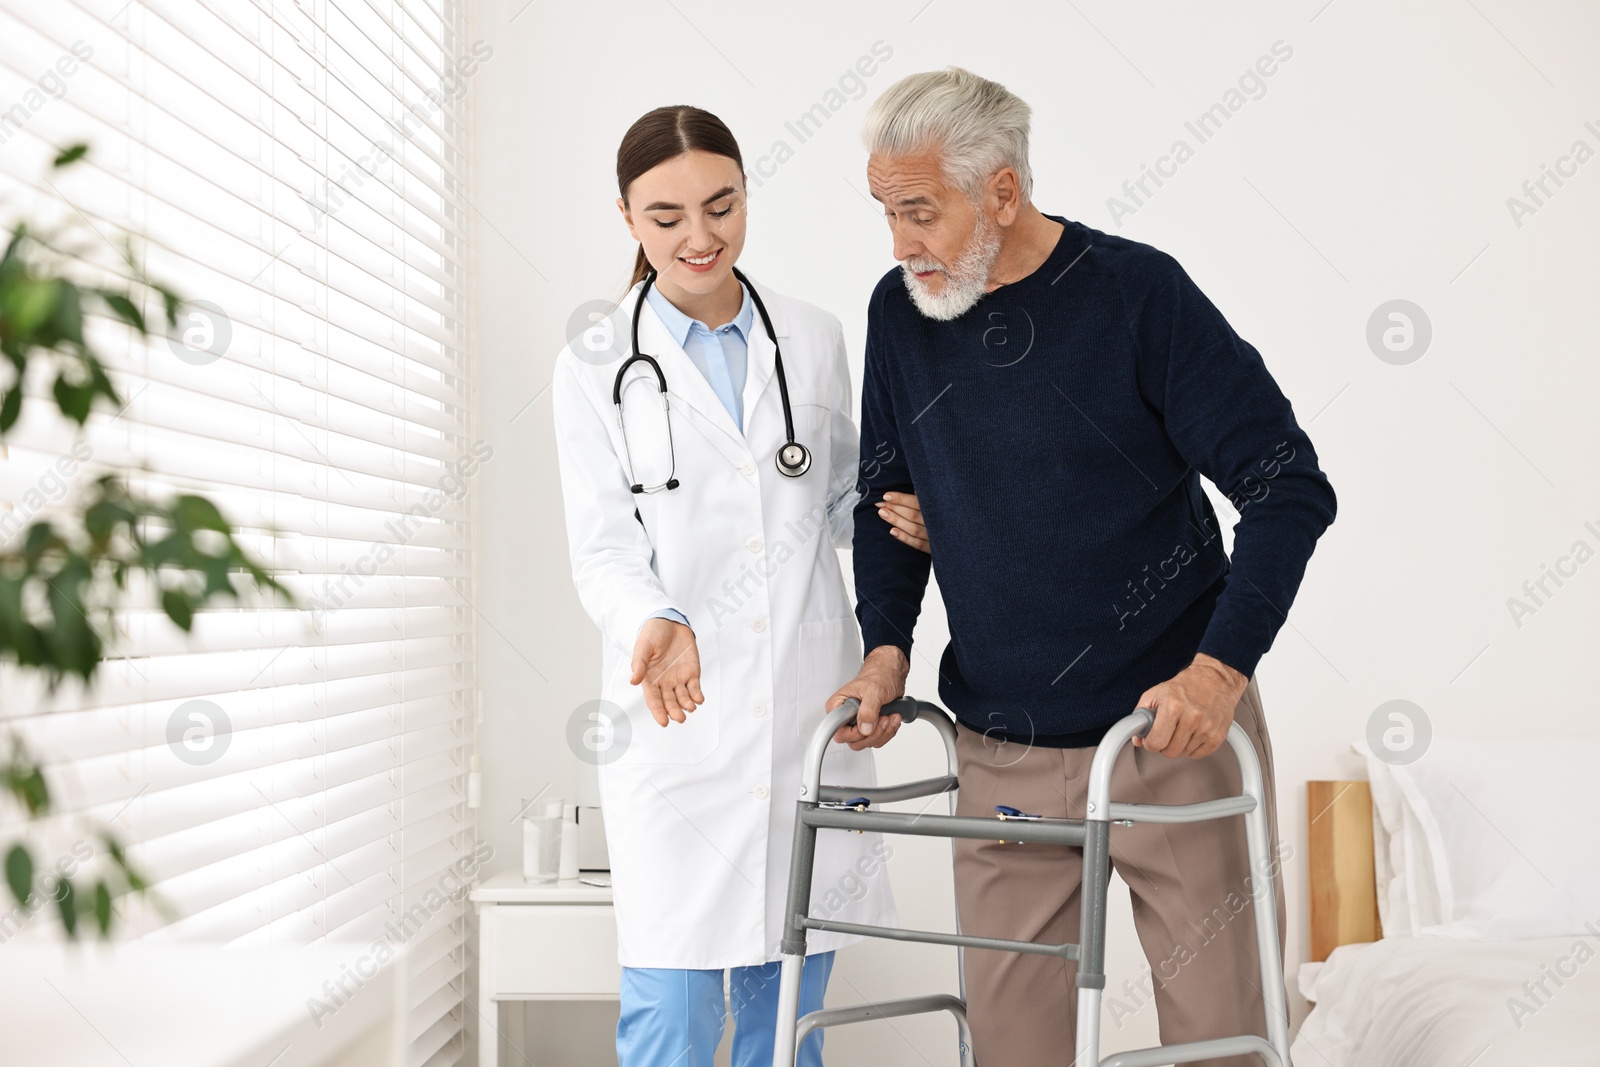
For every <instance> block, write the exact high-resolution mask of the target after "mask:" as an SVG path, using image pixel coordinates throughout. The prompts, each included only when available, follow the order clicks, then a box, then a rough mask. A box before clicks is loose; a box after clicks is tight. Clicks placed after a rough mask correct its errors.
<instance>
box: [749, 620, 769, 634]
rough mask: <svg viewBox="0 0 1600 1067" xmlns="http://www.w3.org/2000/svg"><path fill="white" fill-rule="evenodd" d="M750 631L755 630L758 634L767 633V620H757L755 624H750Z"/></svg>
mask: <svg viewBox="0 0 1600 1067" xmlns="http://www.w3.org/2000/svg"><path fill="white" fill-rule="evenodd" d="M750 629H752V630H754V631H755V632H756V633H758V634H759V633H765V632H766V629H767V620H766V619H757V620H756V621H755V622H753V623H751V624H750Z"/></svg>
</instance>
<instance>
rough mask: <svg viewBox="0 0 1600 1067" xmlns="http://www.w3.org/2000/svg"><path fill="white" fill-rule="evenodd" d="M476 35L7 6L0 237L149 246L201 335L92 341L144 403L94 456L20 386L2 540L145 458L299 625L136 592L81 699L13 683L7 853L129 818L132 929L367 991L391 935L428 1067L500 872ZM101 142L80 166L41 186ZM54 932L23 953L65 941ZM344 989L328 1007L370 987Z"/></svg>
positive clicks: (457, 1004) (148, 259)
mask: <svg viewBox="0 0 1600 1067" xmlns="http://www.w3.org/2000/svg"><path fill="white" fill-rule="evenodd" d="M468 32H469V27H468V12H467V10H466V7H465V4H464V2H458V0H337V2H329V0H256V2H245V0H226V2H224V0H215V2H211V3H202V2H199V0H135V2H132V3H129V4H127V5H126V6H120V7H119V5H118V4H117V3H111V2H101V0H93V2H91V0H52V2H50V3H46V4H41V3H36V2H32V0H0V190H3V194H4V196H3V201H4V203H3V210H4V212H5V214H6V216H7V217H6V219H5V221H6V223H7V224H8V226H9V225H10V224H12V223H14V222H15V221H16V219H17V217H19V216H26V217H28V218H29V219H30V220H33V221H35V222H47V223H48V222H59V223H71V224H75V225H76V226H77V230H75V231H74V234H75V244H76V250H77V252H78V253H79V255H80V258H81V261H82V264H83V265H84V266H85V267H86V268H89V269H103V268H106V267H107V266H117V267H120V264H119V263H118V260H117V257H116V255H115V254H114V253H113V252H112V251H111V248H110V243H111V242H112V240H113V239H114V238H115V237H116V236H117V235H118V234H120V233H122V232H128V233H132V234H135V235H137V242H136V247H137V248H138V249H139V250H140V252H141V258H142V260H143V264H144V267H145V269H146V272H147V273H148V274H149V276H151V277H152V278H155V279H158V280H160V281H161V282H163V283H164V284H167V285H169V286H171V287H172V288H174V289H176V290H177V291H178V292H179V293H181V294H182V295H183V296H185V297H187V298H190V299H191V300H195V301H200V302H202V303H201V304H199V305H198V307H199V309H200V313H198V314H196V315H193V316H190V317H188V318H186V319H185V320H184V321H183V322H181V323H180V326H181V328H182V329H183V331H184V336H185V339H186V340H187V341H188V342H189V344H187V345H172V344H169V343H168V342H167V341H166V340H165V339H164V338H160V337H155V338H152V339H150V340H149V341H148V342H145V341H141V340H139V339H138V338H136V337H134V336H133V335H132V333H131V331H128V330H127V329H125V328H122V327H120V326H118V325H116V324H114V323H112V322H111V321H109V320H107V321H95V322H93V323H91V324H90V325H91V331H90V336H91V338H92V339H93V340H94V343H95V344H96V347H97V349H98V350H99V352H100V353H101V355H102V357H103V358H105V359H107V360H108V362H109V364H110V366H111V368H112V373H113V379H114V380H115V381H116V383H117V386H118V389H119V390H120V392H121V393H122V397H123V399H124V400H125V401H126V402H127V406H126V408H125V409H124V410H123V411H122V412H120V413H113V412H110V411H105V410H101V411H98V412H97V413H96V414H95V415H94V416H93V418H92V419H91V421H90V423H89V425H88V426H87V428H86V430H85V433H84V440H83V441H82V442H79V443H78V444H77V445H76V451H74V437H73V433H72V428H71V427H70V424H68V423H67V422H66V421H65V420H64V419H63V418H61V417H60V416H59V414H57V413H56V412H55V409H54V404H53V402H52V400H51V398H50V396H49V390H48V385H49V383H48V381H47V380H45V379H43V378H41V380H40V381H39V382H29V383H28V387H27V394H28V398H29V399H28V401H27V403H26V405H25V407H24V416H23V420H22V422H21V423H19V425H18V427H17V428H16V430H15V431H14V432H13V434H12V435H11V437H10V440H9V447H7V448H4V449H0V538H3V539H5V540H7V541H11V540H12V539H13V538H16V537H18V536H20V531H21V530H22V529H23V528H24V527H25V526H26V525H27V524H28V523H29V522H30V521H33V520H35V519H38V518H43V517H48V516H49V515H50V514H51V513H52V511H53V509H56V508H58V507H59V506H60V503H61V501H62V499H63V497H64V496H65V495H66V494H67V493H69V492H70V491H72V490H73V489H74V488H76V487H77V486H79V485H81V484H82V483H85V482H87V481H88V480H90V479H91V478H92V477H93V476H94V474H96V473H98V472H99V471H100V470H101V469H103V467H104V466H105V465H112V466H116V467H119V468H134V469H135V470H136V471H137V473H136V474H135V476H134V477H133V479H132V482H133V485H134V487H135V489H136V490H138V491H141V492H143V493H145V494H147V495H150V496H155V497H165V496H166V495H167V494H169V493H171V492H176V491H185V492H198V493H202V494H204V495H206V496H209V497H210V498H212V499H213V500H214V501H216V502H217V503H218V505H219V506H220V507H221V508H222V511H223V514H224V516H225V517H226V518H228V519H229V520H230V521H231V522H232V523H233V524H234V526H235V527H236V528H238V530H239V533H238V537H239V539H240V541H241V543H242V544H244V545H245V547H246V549H247V550H248V551H250V552H252V553H253V554H254V555H255V557H256V558H257V559H258V560H261V561H262V562H263V563H264V564H265V565H266V566H267V568H268V569H269V570H271V571H272V572H273V573H274V574H275V575H276V576H277V577H278V578H279V580H280V581H283V582H284V583H285V584H286V585H288V586H289V587H290V588H292V589H293V590H294V591H295V593H296V595H297V596H298V597H299V598H300V599H301V600H302V602H304V604H305V605H306V606H305V608H304V610H286V609H285V608H284V607H283V605H282V602H281V601H276V600H272V599H269V598H266V597H262V596H255V597H252V598H251V599H250V600H248V601H247V602H246V603H245V604H243V605H237V606H236V605H235V604H234V603H233V602H231V601H226V602H222V603H221V604H220V605H217V606H213V608H212V609H210V610H208V611H206V612H203V613H202V614H201V615H200V616H199V617H198V618H197V619H196V622H195V626H194V629H193V631H192V633H191V634H190V635H185V634H183V633H182V632H181V631H179V630H178V629H177V628H176V627H174V626H173V625H172V624H171V623H170V622H169V621H168V620H167V619H166V618H165V617H164V616H163V615H162V614H161V613H160V612H159V611H158V610H147V607H146V606H149V605H154V604H155V600H154V599H153V597H152V595H151V589H150V588H149V583H147V582H146V583H138V582H136V583H134V588H133V589H131V590H130V593H129V595H128V600H127V603H128V605H130V606H129V607H127V609H126V610H123V611H121V612H119V614H118V617H117V620H116V625H115V629H114V632H112V633H109V634H105V635H103V636H104V637H105V638H106V647H107V654H108V658H107V661H106V662H105V663H104V664H102V667H101V672H100V677H99V680H98V683H97V685H96V686H95V687H94V688H92V689H89V690H85V689H83V688H82V687H78V686H73V685H67V686H64V687H63V688H62V689H61V690H60V691H59V692H58V693H57V694H56V695H55V696H54V697H47V696H46V694H45V693H44V691H43V689H42V687H41V686H39V685H37V684H35V682H34V681H33V679H32V678H31V677H30V676H27V675H23V674H21V673H19V672H17V671H16V670H15V669H14V668H11V667H5V668H0V718H3V720H4V722H3V723H0V725H4V726H8V727H10V728H11V729H13V730H14V731H15V732H16V733H17V735H18V736H20V737H22V738H23V739H24V740H25V741H26V742H27V743H28V745H29V747H30V749H31V750H32V751H33V753H34V754H35V756H36V757H37V758H39V759H40V760H41V761H42V762H43V764H44V766H45V773H46V777H47V779H48V781H49V782H50V783H51V785H52V787H53V789H54V793H55V804H56V807H57V813H56V814H55V815H54V816H52V818H51V820H50V821H49V822H48V823H47V824H45V825H42V826H27V825H25V824H23V823H22V822H21V821H20V819H19V817H17V816H15V815H14V814H9V813H8V814H7V816H6V819H5V824H4V826H3V827H0V829H3V831H4V837H3V838H0V840H4V841H5V842H7V843H9V842H10V841H13V840H16V839H17V838H18V837H20V836H22V835H23V834H24V833H26V834H27V835H28V836H29V837H30V838H32V839H35V840H36V841H37V840H47V839H48V838H49V835H50V834H51V833H55V834H58V835H60V834H65V835H67V836H65V837H61V838H60V844H59V845H50V846H44V847H36V848H35V860H36V863H37V864H38V865H39V866H41V867H43V866H47V865H52V864H54V863H55V861H56V859H57V855H60V856H62V857H65V856H69V855H72V854H73V840H72V835H73V834H77V835H78V836H80V837H81V836H82V833H81V829H69V827H80V828H81V827H82V826H85V825H109V826H110V827H111V828H112V829H114V830H115V832H116V833H117V834H118V836H119V837H120V839H121V840H122V842H123V843H124V845H125V846H127V847H128V851H129V856H130V859H131V860H132V861H133V862H135V863H136V864H138V865H140V866H141V867H142V868H143V869H144V871H145V873H146V874H148V875H150V876H151V877H152V880H153V881H154V883H155V889H156V891H157V893H158V894H159V895H160V896H161V897H162V898H163V899H164V900H166V901H169V902H170V903H171V904H172V905H173V908H174V910H175V914H172V915H168V914H165V913H162V912H160V911H158V910H156V909H154V908H152V907H150V906H148V905H145V904H142V903H141V902H139V901H138V900H137V898H127V899H126V900H125V901H124V903H123V905H122V907H121V909H120V921H119V923H118V928H119V929H120V930H121V931H122V932H123V934H124V935H125V936H141V937H145V938H182V939H190V938H205V939H214V940H221V941H225V942H228V943H230V944H236V945H252V944H268V943H270V944H310V943H312V942H315V941H318V940H320V939H324V938H338V939H345V940H353V941H355V942H357V943H360V944H366V945H370V946H371V947H372V951H371V953H369V955H370V956H372V957H374V959H363V958H353V959H352V960H351V961H350V966H351V971H352V972H354V973H356V974H360V973H361V971H362V969H363V966H365V967H371V966H374V965H381V963H382V962H383V961H384V960H386V959H387V954H386V950H384V949H383V948H382V946H383V945H385V944H388V945H393V944H394V943H396V942H398V941H404V942H405V943H406V944H407V947H408V952H409V963H408V967H407V970H408V980H409V989H410V997H411V1005H410V1008H411V1011H410V1014H409V1016H408V1025H409V1027H410V1030H409V1034H410V1037H411V1039H412V1042H413V1045H412V1050H411V1055H412V1063H413V1064H414V1065H418V1067H421V1065H435V1064H450V1063H456V1062H458V1061H459V1060H460V1059H461V1058H462V1056H463V1054H464V1044H465V1036H464V1031H465V1023H466V1019H465V1016H464V1005H463V994H464V982H465V969H466V963H467V961H466V956H467V940H466V931H465V926H466V917H467V912H468V910H469V907H468V905H467V902H466V901H465V898H464V891H463V888H462V887H463V885H464V883H465V882H466V881H468V880H470V878H471V877H472V875H473V874H474V873H475V871H476V865H477V864H478V863H479V862H481V861H482V860H483V859H485V858H487V857H486V856H483V855H481V854H480V846H478V845H477V844H476V843H475V841H474V833H473V823H472V817H471V813H470V812H469V811H468V810H467V807H466V777H467V773H466V772H467V761H468V750H469V747H470V744H471V740H472V722H473V714H472V712H473V709H474V697H473V693H474V690H475V682H476V679H475V677H474V646H473V632H474V618H475V612H474V611H473V609H472V607H471V604H472V601H473V599H474V598H475V594H474V590H473V570H472V555H471V543H472V522H471V520H472V499H473V497H472V493H471V485H472V480H473V476H474V473H475V472H476V471H477V470H478V469H479V468H480V467H481V466H482V464H483V463H485V462H488V461H489V460H490V459H491V458H492V452H491V450H489V449H488V448H487V447H485V446H483V445H482V444H481V443H474V441H473V437H472V426H471V409H472V396H471V389H472V375H471V373H470V364H469V359H470V352H469V324H470V300H471V279H470V274H469V265H470V261H469V253H470V247H471V246H470V244H469V235H470V230H471V213H470V209H469V204H468V198H469V196H470V172H469V163H470V160H469V156H468V154H467V144H466V141H467V136H468V133H469V130H470V120H469V110H468V89H469V87H470V83H471V79H472V75H473V73H474V72H475V71H476V70H477V69H478V66H479V65H480V64H481V62H482V61H484V60H485V59H486V58H487V57H488V55H489V50H488V49H487V48H485V47H484V46H483V45H481V44H478V45H473V44H472V43H471V42H470V41H469V39H468V37H467V34H468ZM79 141H81V142H84V143H87V144H88V145H89V146H90V153H89V157H88V159H87V161H85V162H81V163H78V164H76V165H74V166H72V167H69V168H66V169H64V170H62V171H59V172H55V171H52V170H51V169H50V167H49V161H50V160H51V158H53V156H54V154H55V152H56V151H57V150H58V149H60V148H64V147H66V146H67V145H69V144H72V143H76V142H79ZM96 245H98V246H99V247H98V248H95V247H94V246H96ZM124 269H125V268H124ZM152 321H155V319H154V317H153V316H152ZM13 543H14V542H13ZM92 846H93V842H92V841H91V842H90V844H89V845H84V844H83V843H82V842H78V843H77V848H78V850H79V851H80V852H81V851H83V850H84V849H86V848H90V847H92ZM51 850H56V851H51ZM41 852H43V853H44V854H41ZM91 862H92V861H91ZM53 912H54V906H53V904H52V905H51V906H50V907H49V908H48V909H47V910H44V911H40V912H39V913H37V914H36V915H32V916H29V915H26V914H18V913H15V912H14V913H13V914H12V915H11V916H10V918H9V919H4V918H0V937H3V938H6V939H9V937H11V936H19V935H20V934H23V933H27V934H28V935H30V936H46V935H48V936H56V937H59V936H61V935H60V932H59V930H57V929H55V928H54V927H55V918H54V914H53ZM30 926H31V927H32V928H33V929H29V930H24V927H30ZM369 973H370V972H369ZM329 978H330V980H331V983H332V992H331V993H330V997H329V999H328V1001H327V1003H326V1005H325V1008H326V1010H336V1009H337V1006H338V1000H339V997H340V995H341V993H340V990H341V984H340V979H341V978H345V979H347V980H346V981H344V982H343V984H342V988H343V989H346V990H348V989H350V988H351V987H352V981H351V980H349V975H330V976H329ZM354 984H356V985H359V979H355V980H354Z"/></svg>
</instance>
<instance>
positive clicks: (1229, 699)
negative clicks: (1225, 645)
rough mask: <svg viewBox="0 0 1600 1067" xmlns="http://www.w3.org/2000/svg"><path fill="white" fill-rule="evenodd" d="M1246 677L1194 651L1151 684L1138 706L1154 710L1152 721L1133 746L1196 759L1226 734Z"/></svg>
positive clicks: (1224, 738)
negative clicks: (1161, 679)
mask: <svg viewBox="0 0 1600 1067" xmlns="http://www.w3.org/2000/svg"><path fill="white" fill-rule="evenodd" d="M1249 684H1250V679H1248V678H1246V677H1245V676H1244V675H1243V674H1241V673H1239V672H1238V671H1236V670H1234V669H1233V668H1232V667H1230V666H1228V665H1227V664H1226V663H1223V662H1222V661H1221V660H1219V659H1216V658H1215V657H1212V656H1208V655H1206V654H1205V653H1203V652H1201V653H1197V654H1196V655H1195V657H1194V662H1192V663H1190V664H1189V666H1187V667H1185V668H1184V669H1183V670H1181V671H1179V672H1178V673H1177V674H1176V675H1174V676H1173V677H1172V678H1170V679H1168V680H1167V681H1165V682H1162V683H1161V684H1160V685H1158V686H1156V687H1154V688H1153V689H1146V690H1145V692H1144V695H1143V696H1141V697H1140V698H1139V703H1138V706H1139V707H1141V708H1150V709H1151V710H1153V711H1154V712H1155V713H1156V721H1155V724H1154V725H1152V726H1151V727H1150V732H1149V733H1147V734H1146V735H1145V736H1144V737H1142V738H1140V737H1135V738H1134V739H1133V743H1134V745H1136V746H1138V747H1141V748H1147V749H1149V750H1150V751H1152V752H1159V753H1161V754H1162V755H1163V756H1166V757H1168V758H1170V759H1179V758H1181V757H1188V758H1189V759H1201V758H1203V757H1205V756H1209V755H1211V753H1213V752H1215V751H1216V750H1217V749H1218V748H1220V747H1222V743H1223V742H1224V741H1226V740H1227V739H1228V727H1230V726H1232V725H1233V709H1234V708H1235V707H1237V706H1238V703H1239V698H1240V697H1241V696H1243V695H1244V690H1245V686H1247V685H1249Z"/></svg>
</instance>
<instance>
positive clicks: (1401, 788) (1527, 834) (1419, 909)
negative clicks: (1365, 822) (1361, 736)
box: [1354, 736, 1600, 940]
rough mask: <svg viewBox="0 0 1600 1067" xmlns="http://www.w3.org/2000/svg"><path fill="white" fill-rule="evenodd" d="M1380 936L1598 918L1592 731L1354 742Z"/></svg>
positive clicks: (1482, 936)
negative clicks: (1396, 743)
mask: <svg viewBox="0 0 1600 1067" xmlns="http://www.w3.org/2000/svg"><path fill="white" fill-rule="evenodd" d="M1354 747H1355V748H1356V750H1357V751H1358V752H1361V753H1362V755H1364V756H1365V757H1366V758H1367V770H1368V774H1369V776H1370V778H1371V781H1372V795H1373V823H1374V826H1373V833H1374V839H1375V840H1374V860H1375V862H1376V866H1377V874H1378V908H1379V915H1380V917H1381V918H1382V919H1383V926H1384V931H1383V932H1384V935H1385V936H1386V937H1389V936H1406V935H1410V934H1424V935H1434V936H1444V937H1456V938H1466V939H1475V940H1502V939H1505V940H1512V939H1521V938H1533V937H1557V936H1562V935H1568V934H1583V933H1586V932H1587V930H1586V928H1585V923H1593V922H1596V921H1600V833H1597V832H1596V830H1595V826H1596V822H1597V820H1600V774H1597V773H1596V768H1597V767H1600V736H1589V737H1559V738H1555V737H1544V738H1538V737H1513V738H1503V739H1494V740H1470V739H1460V738H1439V737H1437V736H1436V737H1435V738H1434V739H1433V742H1432V744H1431V746H1430V747H1429V749H1428V750H1427V751H1426V752H1425V753H1424V754H1423V756H1422V757H1421V758H1420V759H1418V760H1417V761H1416V762H1414V763H1410V764H1406V765H1403V766H1391V765H1390V764H1388V763H1385V762H1384V761H1382V760H1380V759H1378V758H1376V757H1375V756H1374V755H1373V754H1372V752H1371V751H1370V750H1369V749H1367V747H1366V746H1365V744H1363V743H1357V744H1356V745H1355V746H1354Z"/></svg>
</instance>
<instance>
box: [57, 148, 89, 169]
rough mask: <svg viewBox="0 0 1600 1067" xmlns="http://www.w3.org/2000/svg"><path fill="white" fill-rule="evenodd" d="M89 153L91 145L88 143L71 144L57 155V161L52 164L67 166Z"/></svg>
mask: <svg viewBox="0 0 1600 1067" xmlns="http://www.w3.org/2000/svg"><path fill="white" fill-rule="evenodd" d="M88 154H89V146H88V145H86V144H75V145H73V146H71V147H70V148H67V149H64V150H63V151H62V152H61V153H60V154H59V155H57V156H56V158H55V162H54V163H53V164H52V166H56V167H65V166H68V165H69V164H72V163H76V162H77V161H78V160H80V159H82V158H83V157H84V156H86V155H88Z"/></svg>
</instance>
